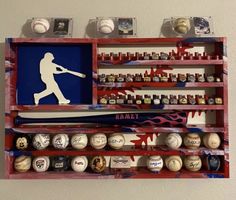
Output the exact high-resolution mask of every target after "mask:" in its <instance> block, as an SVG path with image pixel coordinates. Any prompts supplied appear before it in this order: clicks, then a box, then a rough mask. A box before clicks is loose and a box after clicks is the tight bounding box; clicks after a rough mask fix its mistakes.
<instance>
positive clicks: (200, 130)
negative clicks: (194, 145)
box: [187, 128, 203, 133]
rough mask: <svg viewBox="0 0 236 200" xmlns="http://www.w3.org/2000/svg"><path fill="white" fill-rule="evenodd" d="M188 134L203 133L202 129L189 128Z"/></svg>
mask: <svg viewBox="0 0 236 200" xmlns="http://www.w3.org/2000/svg"><path fill="white" fill-rule="evenodd" d="M187 129H188V132H194V133H200V132H203V131H202V129H200V128H187Z"/></svg>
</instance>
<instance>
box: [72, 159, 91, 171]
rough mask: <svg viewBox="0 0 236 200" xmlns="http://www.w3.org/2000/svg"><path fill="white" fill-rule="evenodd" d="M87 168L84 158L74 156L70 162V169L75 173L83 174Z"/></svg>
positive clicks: (86, 160) (86, 161)
mask: <svg viewBox="0 0 236 200" xmlns="http://www.w3.org/2000/svg"><path fill="white" fill-rule="evenodd" d="M87 166H88V159H87V158H86V157H85V156H76V157H74V158H73V159H72V160H71V168H72V169H73V170H74V171H75V172H83V171H84V170H85V169H86V168H87Z"/></svg>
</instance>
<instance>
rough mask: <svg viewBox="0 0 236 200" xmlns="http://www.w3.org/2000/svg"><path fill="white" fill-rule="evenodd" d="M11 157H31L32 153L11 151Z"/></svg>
mask: <svg viewBox="0 0 236 200" xmlns="http://www.w3.org/2000/svg"><path fill="white" fill-rule="evenodd" d="M11 155H12V156H14V157H17V156H22V155H24V156H32V153H31V152H30V151H11Z"/></svg>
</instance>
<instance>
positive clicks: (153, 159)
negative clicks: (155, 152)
mask: <svg viewBox="0 0 236 200" xmlns="http://www.w3.org/2000/svg"><path fill="white" fill-rule="evenodd" d="M162 167H163V160H162V158H161V156H150V157H149V158H148V159H147V168H148V169H149V170H150V171H152V172H159V171H161V169H162Z"/></svg>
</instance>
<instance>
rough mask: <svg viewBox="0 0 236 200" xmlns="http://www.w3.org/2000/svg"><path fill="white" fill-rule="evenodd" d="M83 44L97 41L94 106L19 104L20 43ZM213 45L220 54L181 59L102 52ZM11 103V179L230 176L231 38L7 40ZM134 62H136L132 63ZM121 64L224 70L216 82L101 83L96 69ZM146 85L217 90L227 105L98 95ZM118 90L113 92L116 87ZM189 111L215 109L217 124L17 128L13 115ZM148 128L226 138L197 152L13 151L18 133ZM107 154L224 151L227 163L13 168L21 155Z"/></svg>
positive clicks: (8, 120) (8, 149)
mask: <svg viewBox="0 0 236 200" xmlns="http://www.w3.org/2000/svg"><path fill="white" fill-rule="evenodd" d="M22 43H27V44H32V45H33V44H37V43H40V44H65V45H66V44H80V43H89V44H92V51H93V52H92V54H93V63H92V65H93V66H92V68H93V79H94V81H93V104H92V105H63V106H62V105H37V106H36V105H34V106H31V105H20V106H19V105H17V103H16V80H17V47H18V45H19V44H22ZM199 43H200V44H206V45H207V44H210V45H212V44H213V45H214V50H215V51H214V53H215V57H214V56H212V57H210V58H209V57H206V58H193V59H187V60H183V59H182V58H180V59H176V60H155V61H153V60H147V61H146V60H137V59H136V60H135V59H134V60H132V59H131V60H129V59H128V60H127V59H122V58H121V59H119V60H118V61H117V60H116V61H114V60H112V59H110V60H108V62H104V59H102V58H101V55H98V49H99V48H100V47H106V46H107V47H109V46H140V45H141V46H148V45H157V46H158V45H173V47H176V46H177V47H183V48H182V50H185V47H186V48H189V46H191V45H195V44H199ZM5 50H6V51H5V52H6V61H5V66H6V78H5V80H6V94H5V95H6V106H5V123H6V126H5V128H6V131H5V132H6V137H5V142H6V143H5V150H6V151H5V157H6V160H5V164H6V177H7V178H227V177H229V149H228V83H227V81H228V80H227V55H226V38H223V37H218V38H215V37H214V38H186V39H183V38H129V39H61V38H60V39H53V38H40V39H22V38H16V39H7V40H6V49H5ZM131 61H132V62H131ZM116 64H119V65H124V66H127V65H128V66H135V67H138V66H158V65H162V66H167V67H168V66H172V65H173V66H179V65H181V66H186V65H191V66H192V67H193V68H195V67H196V68H197V67H198V66H203V65H204V66H211V67H214V68H215V72H216V73H218V74H222V77H223V78H222V82H219V83H217V82H214V83H207V82H205V83H198V82H195V83H186V84H184V86H183V85H178V84H176V83H148V84H147V83H123V84H116V83H114V84H99V83H98V81H97V77H98V74H97V69H98V67H107V66H113V67H115V65H116ZM145 87H148V88H149V89H150V88H153V89H158V88H178V87H181V88H183V89H184V88H197V87H202V88H216V96H220V97H222V98H223V104H222V105H165V106H164V107H163V106H161V107H160V106H154V105H131V106H130V105H98V104H97V102H98V97H99V95H100V96H101V95H103V94H106V92H105V93H104V92H103V90H100V89H104V88H105V89H106V88H115V90H117V89H127V88H129V89H132V90H133V89H145ZM112 92H114V91H112ZM118 109H119V110H121V109H123V110H130V111H131V110H137V109H138V110H139V109H142V110H170V111H174V110H184V111H186V112H189V111H193V112H194V111H200V112H201V111H204V112H207V111H212V110H213V111H216V124H206V125H188V126H187V127H183V128H171V127H132V126H131V127H129V126H123V127H117V126H115V127H100V126H98V127H86V126H78V125H74V126H63V125H57V126H43V125H39V126H34V127H28V126H27V125H21V126H19V127H16V126H15V124H14V118H15V116H17V115H18V112H28V111H33V112H37V111H47V112H50V111H80V110H84V111H85V110H100V111H106V110H118ZM120 131H122V132H135V133H137V134H138V133H140V132H142V133H143V132H145V133H146V134H149V136H150V137H152V136H151V135H152V134H153V133H154V134H158V133H160V132H161V133H168V132H179V133H188V132H203V133H207V132H217V133H219V134H220V137H221V139H222V145H221V146H220V148H219V149H217V150H209V149H207V148H204V147H201V148H200V149H198V150H189V149H185V148H181V149H179V150H169V149H168V148H166V147H165V146H160V147H152V146H150V147H146V148H141V147H135V148H134V147H131V146H127V147H126V148H124V149H122V150H118V151H117V150H112V149H109V148H108V149H107V148H106V149H104V150H102V151H96V150H93V149H91V148H89V147H88V148H86V149H85V150H83V151H75V150H73V149H67V150H66V151H56V150H54V149H48V150H45V151H37V150H34V149H31V150H29V151H14V150H13V137H14V135H15V134H19V133H24V134H35V133H45V132H47V133H50V134H55V133H60V132H65V133H68V134H71V132H73V133H77V132H84V133H86V134H94V133H97V132H104V133H106V134H110V133H113V132H120ZM21 154H23V155H32V156H39V155H48V156H54V155H67V156H75V155H86V156H94V155H104V156H117V155H127V156H135V155H140V156H148V155H157V154H158V155H182V156H186V155H200V156H204V155H208V154H210V155H219V156H220V157H221V161H222V163H223V165H222V166H221V169H220V171H218V172H214V171H208V170H204V169H203V170H201V171H199V172H189V171H187V170H185V169H182V170H181V171H180V172H170V171H168V170H167V169H163V170H162V171H161V173H151V172H149V171H148V170H147V169H146V168H143V167H140V168H131V169H129V170H127V169H126V170H125V169H122V170H115V169H107V170H106V171H105V172H104V173H101V174H93V173H91V172H89V171H88V172H87V171H86V172H84V173H81V174H80V173H79V174H78V173H74V172H72V171H68V172H64V173H56V172H51V171H50V172H45V173H36V172H33V171H30V172H27V173H16V172H15V171H14V169H13V161H14V156H16V155H21Z"/></svg>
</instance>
